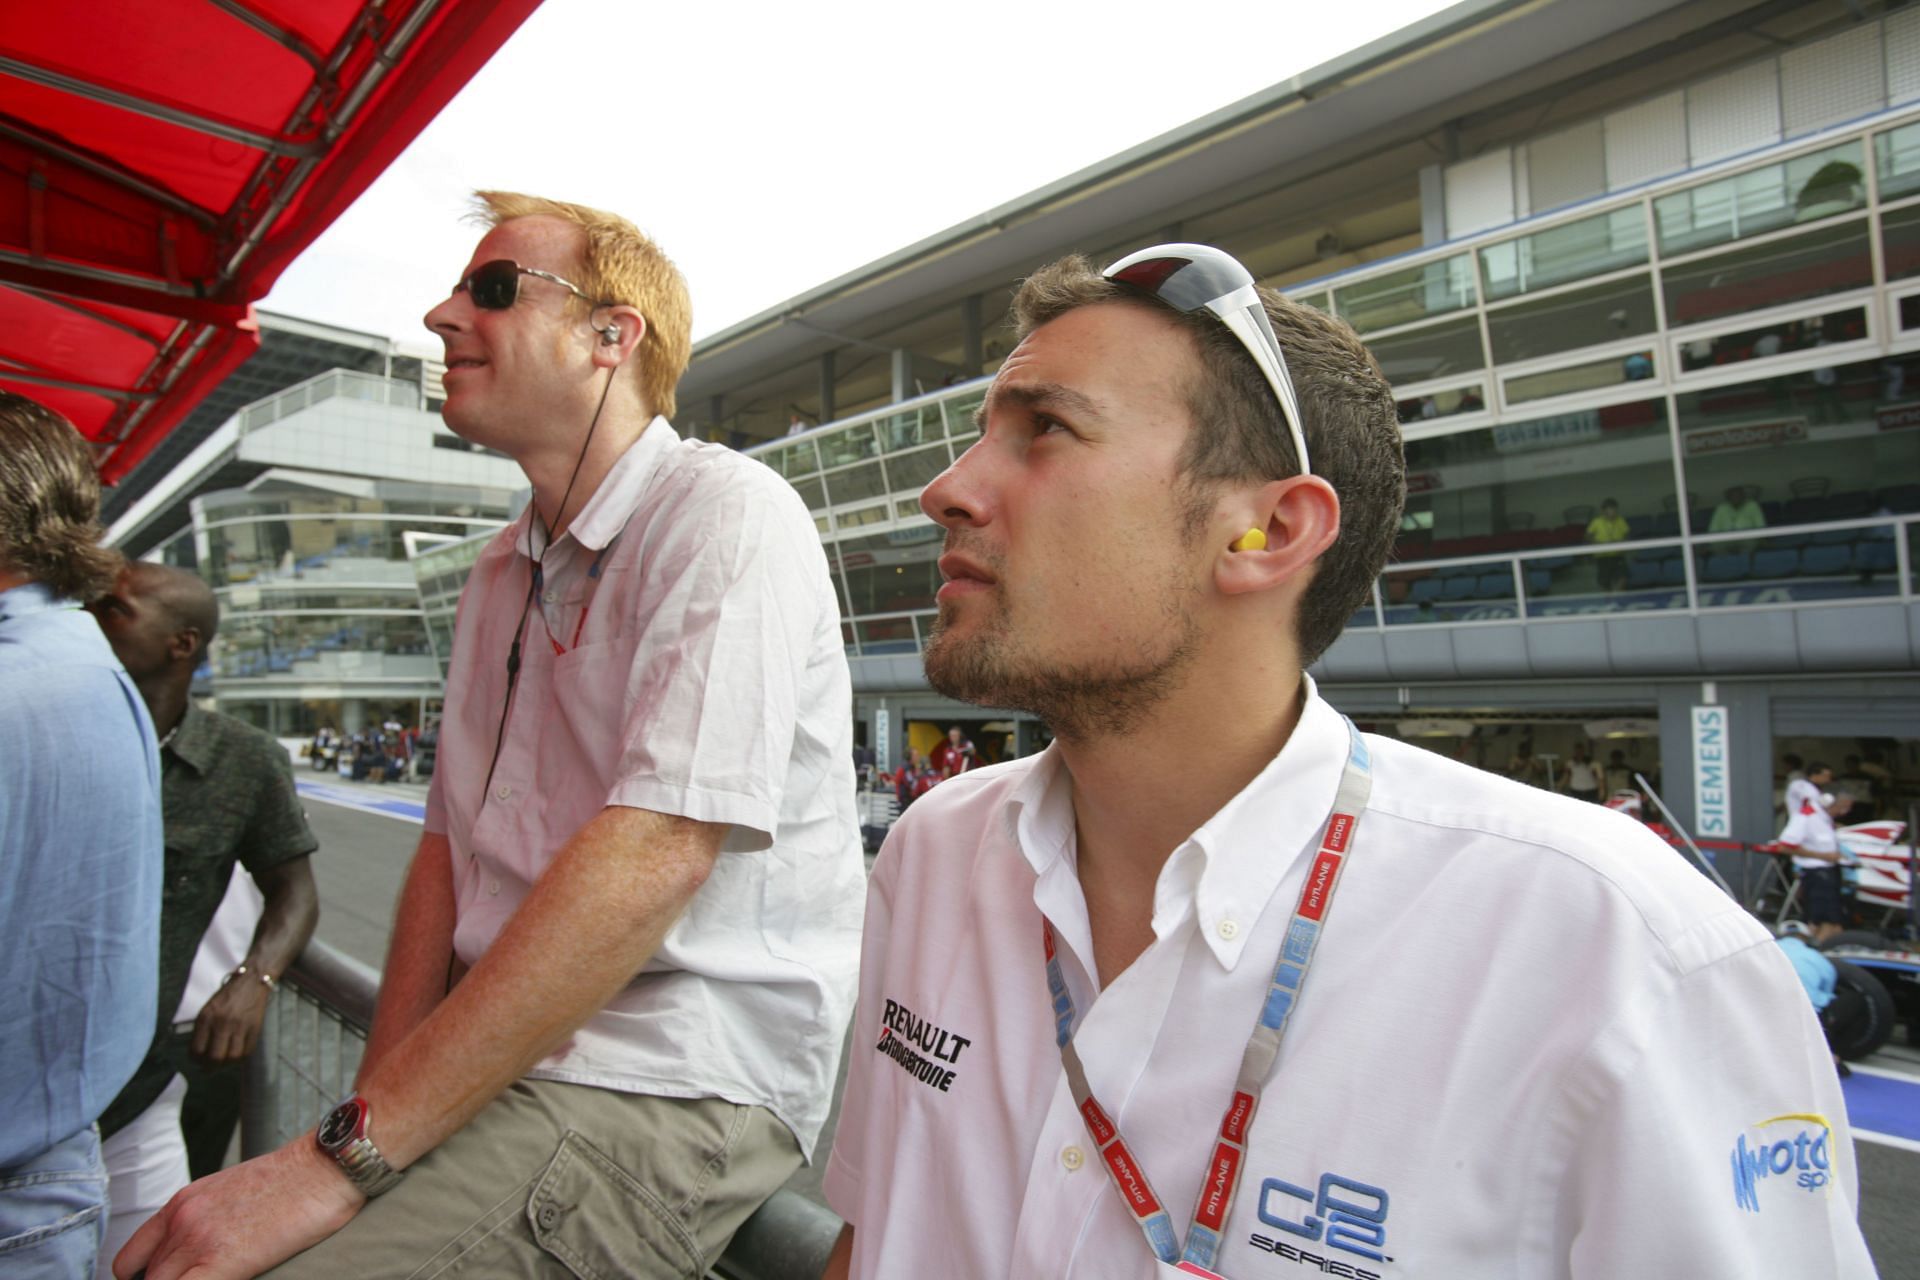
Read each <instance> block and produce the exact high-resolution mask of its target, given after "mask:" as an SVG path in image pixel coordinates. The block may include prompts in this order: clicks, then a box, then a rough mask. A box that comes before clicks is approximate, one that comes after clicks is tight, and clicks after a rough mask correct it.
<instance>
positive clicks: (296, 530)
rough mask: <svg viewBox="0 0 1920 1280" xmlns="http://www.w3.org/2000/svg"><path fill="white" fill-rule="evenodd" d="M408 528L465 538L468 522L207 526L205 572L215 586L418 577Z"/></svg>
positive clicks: (275, 522) (469, 528)
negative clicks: (407, 537) (410, 561)
mask: <svg viewBox="0 0 1920 1280" xmlns="http://www.w3.org/2000/svg"><path fill="white" fill-rule="evenodd" d="M408 530H416V531H419V532H422V533H436V534H445V535H449V536H451V537H455V538H464V537H467V536H469V535H470V534H472V533H473V532H474V530H473V527H472V526H471V525H467V524H451V523H447V522H443V521H435V520H414V521H399V520H391V521H389V520H354V519H336V518H334V517H331V516H329V517H326V518H323V519H288V520H254V521H248V522H246V523H241V524H215V525H210V526H209V527H208V528H207V556H208V563H207V565H206V572H207V577H208V580H209V582H210V583H211V584H212V585H213V586H214V587H225V586H229V585H232V584H234V583H239V582H266V581H296V580H297V581H300V582H303V583H306V584H308V585H317V586H330V585H333V584H336V583H338V584H351V585H354V586H361V585H365V584H369V583H374V584H384V583H394V584H400V583H406V584H413V583H415V582H417V581H418V579H417V578H416V577H415V575H414V572H413V570H412V568H411V567H410V566H409V565H408V564H407V546H406V540H405V538H404V537H403V535H404V534H405V533H406V532H407V531H408Z"/></svg>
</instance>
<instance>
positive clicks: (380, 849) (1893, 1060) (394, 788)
mask: <svg viewBox="0 0 1920 1280" xmlns="http://www.w3.org/2000/svg"><path fill="white" fill-rule="evenodd" d="M296 776H297V777H298V778H299V780H300V782H301V784H302V786H301V795H302V798H303V800H304V801H305V802H306V810H307V817H308V819H309V821H310V822H311V823H312V825H313V831H314V835H315V836H317V837H318V838H319V841H320V850H319V852H318V853H317V854H315V855H314V859H313V872H314V879H315V880H316V881H317V882H318V884H319V887H320V904H321V905H320V925H319V928H318V930H317V936H318V937H319V938H321V939H322V940H323V941H325V942H327V943H328V944H329V945H331V946H334V947H337V948H339V949H340V950H342V951H344V952H346V953H347V954H348V955H350V956H353V957H354V958H355V959H357V960H362V961H364V962H366V963H367V964H370V965H372V966H373V967H374V968H376V969H377V968H379V967H380V966H381V965H382V964H383V963H384V962H385V959H386V948H387V935H388V933H389V931H390V930H391V928H392V924H393V908H394V904H395V903H396V902H397V901H398V899H399V896H400V885H401V882H402V881H403V880H405V878H406V874H407V863H408V860H409V859H410V858H411V857H412V856H413V848H414V844H415V843H416V842H417V841H418V840H419V838H420V827H419V825H418V819H417V817H416V816H411V815H413V814H415V813H417V810H418V809H419V807H420V806H421V805H423V804H424V803H425V801H426V790H427V789H426V788H425V787H424V786H414V785H410V784H406V783H393V784H386V785H376V784H373V783H352V782H346V781H344V780H342V779H340V778H338V777H337V776H334V775H331V774H318V773H309V772H308V771H307V770H305V769H301V768H296ZM1895 1040H1896V1042H1895V1044H1893V1045H1890V1046H1889V1047H1888V1048H1886V1049H1884V1050H1882V1051H1881V1052H1880V1053H1878V1054H1876V1055H1874V1057H1873V1058H1871V1059H1869V1060H1868V1062H1867V1064H1866V1065H1868V1066H1870V1067H1872V1068H1874V1069H1875V1070H1878V1071H1888V1072H1893V1073H1896V1074H1898V1075H1901V1076H1904V1077H1906V1078H1909V1079H1912V1080H1915V1081H1920V1050H1916V1049H1913V1048H1910V1047H1908V1046H1907V1045H1906V1044H1905V1043H1904V1037H1902V1036H1896V1038H1895ZM846 1062H847V1056H846V1054H845V1053H842V1055H841V1060H840V1081H839V1083H838V1084H837V1085H836V1086H835V1106H834V1109H833V1112H832V1114H831V1115H830V1116H829V1117H828V1119H827V1128H826V1130H825V1132H823V1133H822V1135H821V1138H820V1147H819V1156H820V1158H819V1160H818V1161H817V1162H816V1163H815V1164H814V1165H813V1166H811V1167H808V1168H803V1169H801V1170H800V1172H798V1173H797V1174H795V1175H794V1176H793V1178H792V1180H791V1181H789V1182H788V1184H787V1185H788V1187H789V1188H790V1189H792V1190H794V1191H796V1192H798V1193H799V1194H801V1195H804V1196H806V1197H807V1198H808V1199H811V1200H814V1201H816V1202H818V1203H821V1204H824V1203H825V1200H824V1199H823V1198H822V1196H821V1194H820V1173H821V1167H822V1165H824V1163H825V1160H826V1153H827V1152H828V1151H829V1150H830V1149H831V1144H832V1141H833V1130H834V1126H835V1125H836V1124H837V1123H838V1121H839V1118H840V1108H839V1105H838V1096H839V1090H840V1088H842V1087H844V1086H845V1084H846ZM1854 1153H1855V1158H1856V1160H1857V1161H1858V1163H1859V1167H1860V1223H1861V1227H1862V1229H1863V1230H1864V1231H1865V1232H1866V1236H1867V1244H1868V1247H1869V1248H1870V1249H1871V1250H1872V1252H1873V1257H1874V1262H1875V1263H1876V1265H1878V1267H1879V1269H1880V1275H1881V1278H1882V1280H1920V1147H1914V1148H1908V1147H1900V1146H1890V1145H1885V1144H1881V1143H1876V1142H1870V1141H1865V1140H1857V1141H1856V1142H1855V1143H1854ZM1728 1193H1729V1194H1731V1186H1730V1185H1729V1191H1728Z"/></svg>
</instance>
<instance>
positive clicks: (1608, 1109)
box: [824, 245, 1872, 1280]
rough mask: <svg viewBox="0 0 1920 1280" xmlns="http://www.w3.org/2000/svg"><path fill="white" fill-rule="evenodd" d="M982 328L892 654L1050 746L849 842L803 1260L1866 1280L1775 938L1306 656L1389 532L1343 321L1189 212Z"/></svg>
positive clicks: (1024, 292) (1638, 848)
mask: <svg viewBox="0 0 1920 1280" xmlns="http://www.w3.org/2000/svg"><path fill="white" fill-rule="evenodd" d="M1014 319H1015V322H1016V325H1017V328H1018V333H1019V338H1020V342H1019V345H1018V346H1017V347H1016V348H1015V349H1014V351H1013V353H1012V354H1011V355H1009V356H1008V357H1007V360H1006V362H1005V363H1004V364H1003V365H1001V367H1000V369H999V371H998V373H997V374H996V375H995V377H994V382H993V385H992V387H991V388H990V389H989V391H988V393H987V396H986V399H985V401H984V403H983V405H982V408H981V413H980V419H981V427H982V430H981V435H980V438H979V440H977V441H976V442H975V443H974V444H973V445H972V446H971V447H969V448H968V450H967V452H966V453H965V454H964V455H962V456H961V457H960V458H959V459H957V460H956V461H955V462H954V464H953V465H952V466H951V467H950V468H948V469H947V471H945V472H944V473H942V474H941V475H940V476H938V477H937V478H936V479H935V480H934V481H933V482H932V483H931V484H929V485H928V486H927V487H926V489H925V491H924V492H923V493H922V494H921V497H920V504H921V507H922V509H923V510H924V511H925V512H926V513H927V515H928V516H929V517H930V518H931V519H933V520H935V521H937V522H938V523H939V524H940V525H941V526H943V528H944V529H945V531H946V546H945V550H944V554H943V555H942V556H941V557H940V572H941V575H942V577H943V578H945V580H946V581H945V583H944V585H942V587H941V588H940V591H939V593H938V601H939V607H940V612H939V618H938V620H937V623H936V626H935V629H934V632H933V634H932V637H931V638H930V640H929V643H928V646H927V652H926V668H927V679H928V681H929V683H931V684H932V685H933V687H934V688H935V689H937V690H939V691H940V692H941V693H944V694H946V695H947V696H949V697H953V698H958V699H961V700H963V701H967V702H971V703H974V704H976V705H980V706H990V707H996V708H1013V709H1019V710H1024V711H1029V712H1032V713H1034V714H1037V715H1039V716H1040V717H1041V718H1042V719H1043V720H1045V721H1046V722H1047V724H1048V725H1049V726H1050V727H1051V728H1052V730H1053V742H1052V744H1051V745H1050V746H1049V747H1048V748H1047V749H1046V750H1045V751H1042V752H1040V753H1039V754H1038V755H1034V756H1030V757H1027V758H1025V759H1022V760H1018V761H1014V762H1011V763H1004V764H997V765H991V766H988V767H986V768H983V769H971V770H968V771H967V772H966V773H964V774H962V775H960V776H959V777H957V778H952V779H950V780H948V781H946V782H943V783H941V784H940V786H939V787H937V788H935V789H934V791H933V792H932V793H930V794H929V795H928V796H927V797H926V798H925V799H923V800H921V801H920V802H919V803H917V804H915V805H914V806H913V808H912V809H910V810H909V811H908V812H907V813H906V814H904V815H903V816H902V817H901V819H900V820H899V822H897V823H896V824H895V825H894V827H893V829H892V831H891V832H890V834H889V835H888V837H887V841H886V844H885V846H884V847H883V849H882V850H881V853H880V857H879V859H878V861H877V862H876V863H875V865H874V869H873V876H872V882H871V888H870V891H869V896H868V907H867V920H866V925H865V937H864V944H863V948H862V959H861V972H860V984H861V986H860V1001H859V1005H858V1011H857V1013H856V1015H855V1021H854V1034H853V1039H852V1045H853V1048H852V1054H853V1058H852V1061H851V1063H850V1064H849V1069H848V1074H847V1088H846V1095H845V1102H844V1105H843V1108H842V1111H841V1115H840V1121H839V1126H838V1128H837V1130H836V1132H835V1138H834V1148H833V1154H832V1157H831V1158H830V1160H829V1162H828V1165H827V1172H826V1178H825V1181H824V1187H825V1191H826V1196H827V1200H828V1203H829V1204H831V1205H832V1206H833V1207H834V1208H835V1209H836V1210H837V1211H838V1212H839V1213H840V1214H841V1215H842V1216H843V1217H844V1218H845V1219H846V1220H847V1222H848V1223H849V1224H850V1226H849V1227H848V1229H847V1231H846V1232H845V1233H844V1234H843V1236H842V1239H841V1243H840V1244H839V1245H838V1247H837V1248H836V1250H835V1254H834V1258H833V1260H832V1262H831V1263H830V1264H829V1266H828V1269H827V1272H826V1274H827V1276H828V1277H830V1278H831V1277H839V1278H842V1280H844V1277H847V1276H852V1277H855V1278H856V1280H869V1278H872V1280H892V1278H893V1277H897V1276H912V1277H915V1280H944V1278H946V1277H952V1278H954V1280H961V1278H963V1277H980V1276H1011V1277H1018V1278H1020V1280H1025V1278H1027V1277H1046V1278H1047V1280H1152V1278H1153V1277H1164V1276H1173V1275H1200V1276H1213V1275H1222V1276H1232V1277H1235V1278H1236V1280H1253V1278H1255V1277H1284V1276H1300V1275H1309V1274H1313V1275H1344V1276H1352V1277H1377V1278H1379V1280H1392V1278H1393V1277H1398V1276H1414V1275H1420V1276H1447V1277H1454V1276H1463V1277H1465V1276H1526V1277H1530V1278H1531V1277H1562V1278H1564V1277H1593V1278H1594V1280H1601V1278H1606V1280H1611V1278H1612V1277H1619V1276H1642V1275H1656V1274H1661V1273H1664V1272H1667V1271H1670V1270H1673V1269H1674V1267H1675V1265H1676V1263H1675V1260H1676V1259H1684V1260H1685V1261H1684V1263H1682V1264H1678V1265H1680V1266H1681V1267H1682V1268H1683V1269H1685V1270H1687V1271H1688V1272H1689V1274H1702V1275H1713V1276H1717V1277H1728V1278H1729V1280H1730V1278H1731V1277H1736V1276H1752V1275H1759V1274H1763V1273H1772V1272H1776V1271H1777V1272H1779V1273H1781V1274H1787V1273H1791V1274H1794V1275H1797V1276H1807V1275H1819V1276H1835V1275H1845V1276H1865V1275H1870V1274H1871V1273H1872V1263H1871V1261H1870V1260H1869V1259H1868V1257H1867V1253H1866V1249H1865V1246H1864V1244H1863V1242H1862V1240H1861V1237H1860V1231H1859V1227H1858V1225H1857V1224H1856V1222H1855V1221H1854V1207H1855V1204H1856V1203H1857V1197H1858V1193H1859V1192H1858V1188H1859V1183H1858V1178H1857V1170H1856V1169H1855V1167H1854V1163H1853V1151H1852V1145H1851V1142H1850V1140H1849V1135H1848V1132H1847V1128H1846V1123H1847V1122H1846V1116H1845V1111H1844V1103H1843V1101H1842V1099H1841V1096H1840V1091H1839V1082H1838V1080H1837V1079H1836V1078H1835V1077H1834V1073H1833V1067H1832V1064H1831V1062H1830V1060H1829V1059H1828V1056H1827V1052H1826V1045H1825V1040H1824V1037H1823V1036H1822V1034H1821V1031H1820V1028H1819V1026H1818V1025H1817V1023H1816V1022H1815V1020H1814V1018H1813V1016H1812V1011H1811V1009H1810V1008H1809V1007H1808V1004H1807V1000H1806V998H1805V996H1804V995H1803V994H1802V993H1801V989H1800V985H1799V982H1798V980H1797V979H1796V978H1795V976H1794V974H1793V971H1792V967H1791V966H1790V965H1788V964H1787V963H1786V961H1785V958H1784V957H1783V956H1781V955H1780V953H1779V948H1778V947H1776V946H1774V945H1773V942H1772V940H1771V938H1770V937H1769V936H1768V935H1767V933H1766V931H1765V930H1763V929H1761V928H1760V927H1759V925H1758V924H1756V923H1755V922H1754V920H1753V919H1752V918H1751V917H1749V916H1748V915H1747V914H1746V913H1745V912H1744V911H1742V910H1741V908H1740V905H1739V904H1738V903H1736V902H1733V901H1731V900H1730V899H1728V898H1727V897H1725V896H1724V895H1722V894H1720V893H1719V891H1718V890H1716V889H1715V888H1714V887H1713V886H1712V885H1711V884H1710V883H1709V882H1708V881H1706V880H1705V879H1704V878H1702V877H1701V876H1700V875H1698V874H1697V873H1695V872H1694V871H1693V870H1692V869H1690V868H1689V867H1688V866H1687V865H1686V864H1685V863H1684V862H1682V861H1681V859H1680V858H1678V857H1677V856H1675V855H1674V853H1673V851H1672V850H1670V849H1668V848H1666V847H1665V846H1664V845H1662V844H1661V843H1660V842H1659V841H1657V840H1655V839H1654V838H1653V837H1652V836H1651V835H1649V834H1648V832H1647V831H1646V829H1645V828H1644V827H1642V826H1641V825H1640V824H1638V823H1636V822H1633V821H1631V820H1629V819H1627V818H1625V817H1622V816H1621V815H1619V814H1614V813H1610V812H1607V811H1604V810H1600V809H1597V808H1595V807H1594V806H1592V805H1579V804H1575V803H1574V802H1572V801H1570V800H1568V799H1567V798H1565V797H1562V796H1554V795H1551V794H1549V793H1547V792H1545V791H1541V790H1537V789H1534V788H1530V787H1523V786H1520V785H1518V784H1516V783H1513V782H1510V781H1508V780H1505V779H1501V778H1497V777H1494V776H1493V775H1491V774H1488V773H1482V772H1480V771H1478V770H1475V769H1471V768H1469V767H1467V766H1465V765H1463V764H1460V763H1458V762H1455V761H1451V760H1447V759H1445V758H1443V757H1441V756H1439V755H1436V754H1434V753H1431V752H1427V751H1423V750H1421V749H1419V748H1417V747H1414V746H1412V745H1411V744H1408V743H1404V742H1400V741H1398V740H1395V739H1387V738H1381V737H1378V736H1375V735H1371V734H1363V733H1360V732H1359V731H1358V730H1357V729H1356V728H1355V727H1354V726H1353V725H1352V724H1351V723H1350V722H1348V721H1347V720H1346V719H1345V718H1344V717H1342V716H1341V715H1340V713H1339V712H1337V711H1336V710H1334V708H1333V707H1332V706H1330V705H1329V704H1328V702H1327V701H1326V700H1325V699H1324V698H1322V697H1321V696H1320V693H1319V691H1318V689H1317V688H1316V687H1315V684H1314V682H1313V680H1312V679H1311V678H1309V677H1307V676H1306V675H1305V674H1304V673H1305V671H1306V669H1307V668H1308V667H1309V666H1311V665H1312V664H1313V662H1314V661H1315V660H1316V659H1317V658H1318V657H1319V656H1320V654H1321V653H1323V652H1324V651H1325V650H1326V649H1327V647H1328V646H1329V645H1331V644H1332V643H1333V642H1334V640H1335V638H1336V637H1337V636H1338V635H1339V634H1340V631H1341V629H1342V628H1343V627H1344V626H1345V625H1346V623H1347V620H1348V618H1350V617H1352V616H1353V613H1354V611H1355V609H1356V608H1358V607H1359V606H1360V605H1361V604H1363V603H1364V602H1365V601H1366V600H1367V599H1368V598H1369V596H1370V593H1371V591H1372V588H1373V582H1374V579H1375V577H1376V576H1377V575H1378V574H1379V572H1380V570H1381V568H1382V566H1383V565H1384V564H1385V562H1386V559H1387V555H1388V551H1389V548H1390V547H1391V545H1392V542H1393V538H1394V533H1395V531H1396V529H1397V528H1398V527H1399V523H1400V511H1401V503H1402V495H1403V487H1404V479H1403V474H1404V473H1403V467H1404V463H1403V458H1402V450H1401V441H1400V433H1399V429H1398V425H1397V418H1398V414H1397V412H1396V409H1395V405H1394V400H1393V395H1392V393H1391V392H1390V391H1389V390H1388V387H1387V384H1386V380H1385V378H1384V377H1383V376H1382V375H1381V373H1380V370H1379V368H1378V366H1377V365H1376V364H1375V362H1374V361H1373V359H1372V357H1371V356H1370V355H1368V353H1367V351H1366V349H1365V348H1364V347H1363V346H1362V345H1361V343H1360V341H1359V339H1358V338H1357V337H1356V336H1355V335H1354V333H1353V331H1352V330H1351V329H1349V328H1348V327H1347V326H1346V325H1344V324H1343V323H1341V322H1340V321H1338V320H1335V319H1333V318H1331V317H1328V316H1325V315H1322V314H1321V313H1320V312H1318V311H1315V310H1313V309H1312V308H1309V307H1302V306H1296V305H1293V304H1290V303H1288V302H1286V301H1285V300H1283V299H1281V298H1280V297H1279V296H1278V295H1275V294H1272V293H1262V292H1261V291H1259V290H1257V289H1256V288H1255V286H1254V282H1253V279H1252V277H1251V276H1250V275H1249V274H1248V273H1247V271H1246V269H1245V268H1244V267H1242V266H1241V265H1240V264H1239V263H1237V262H1235V261H1234V260H1233V259H1232V258H1231V257H1228V256H1227V255H1226V254H1224V253H1222V252H1220V251H1219V250H1217V249H1214V248H1211V247H1209V246H1205V245H1161V246H1156V247H1154V248H1151V249H1147V250H1142V251H1140V252H1139V253H1136V254H1130V255H1128V256H1127V257H1126V258H1123V259H1122V260H1121V261H1120V262H1118V263H1115V264H1114V265H1113V266H1111V267H1109V268H1107V269H1106V270H1105V271H1104V272H1103V271H1097V270H1095V269H1094V268H1093V266H1092V264H1090V263H1088V262H1087V261H1085V260H1084V259H1079V258H1070V259H1067V260H1064V261H1062V262H1059V263H1055V264H1053V265H1051V266H1048V267H1044V268H1042V269H1041V270H1040V271H1038V272H1036V273H1035V275H1034V276H1033V277H1032V278H1030V279H1028V280H1027V281H1026V282H1025V283H1024V284H1023V285H1022V286H1021V288H1020V290H1019V291H1018V293H1017V294H1016V296H1015V300H1014ZM1282 353H1284V360H1283V359H1282V358H1281V354H1282ZM1783 1161H1784V1163H1783ZM1730 1174H1731V1176H1729V1175H1730ZM1236 1193H1237V1194H1236Z"/></svg>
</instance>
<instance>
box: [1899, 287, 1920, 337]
mask: <svg viewBox="0 0 1920 1280" xmlns="http://www.w3.org/2000/svg"><path fill="white" fill-rule="evenodd" d="M1900 327H1901V328H1902V329H1920V293H1910V294H1908V295H1907V296H1906V297H1904V298H1902V299H1900Z"/></svg>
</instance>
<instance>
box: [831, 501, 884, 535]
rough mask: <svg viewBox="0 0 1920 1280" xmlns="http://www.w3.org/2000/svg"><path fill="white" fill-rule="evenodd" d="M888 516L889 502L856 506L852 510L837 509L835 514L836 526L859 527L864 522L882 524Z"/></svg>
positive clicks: (845, 527)
mask: <svg viewBox="0 0 1920 1280" xmlns="http://www.w3.org/2000/svg"><path fill="white" fill-rule="evenodd" d="M886 518H887V504H886V503H884V502H877V503H874V504H873V505H872V506H869V507H855V508H854V509H853V510H851V511H836V512H835V513H834V516H833V523H834V527H835V528H839V529H857V528H859V527H860V526H861V525H863V524H881V523H884V522H885V521H886Z"/></svg>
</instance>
